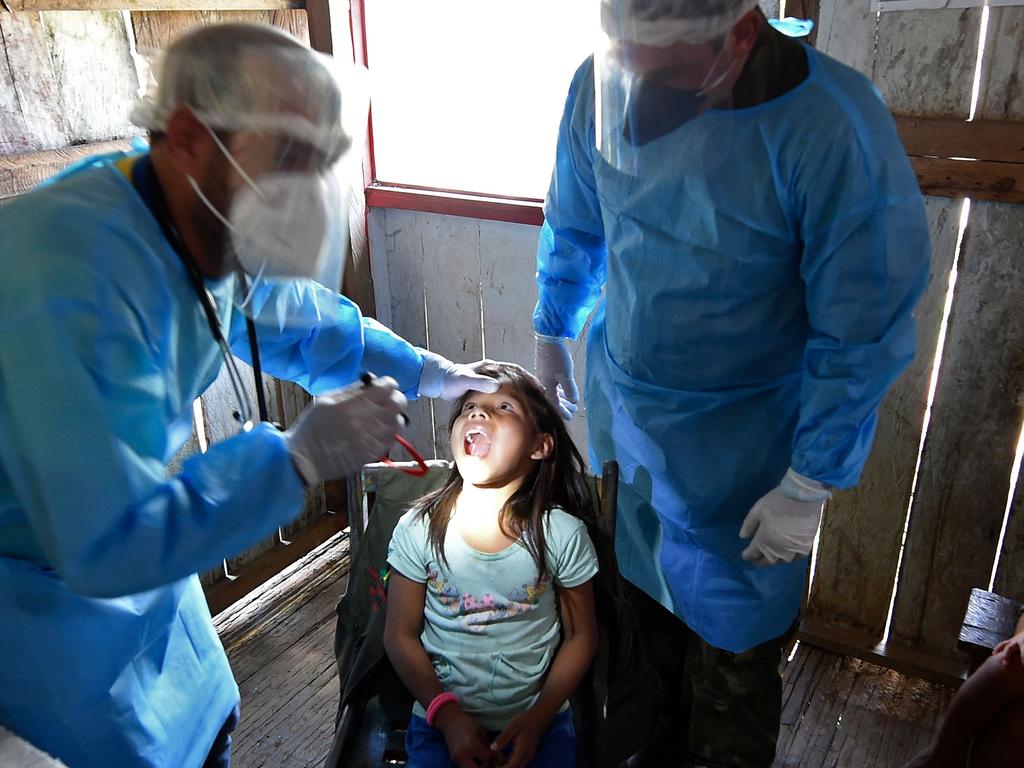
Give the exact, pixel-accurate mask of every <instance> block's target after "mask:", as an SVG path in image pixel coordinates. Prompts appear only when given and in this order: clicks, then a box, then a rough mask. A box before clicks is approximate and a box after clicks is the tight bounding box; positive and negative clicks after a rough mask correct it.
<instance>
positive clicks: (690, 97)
mask: <svg viewBox="0 0 1024 768" xmlns="http://www.w3.org/2000/svg"><path fill="white" fill-rule="evenodd" d="M724 53H725V47H724V46H723V47H722V49H721V50H720V51H719V52H718V55H717V56H716V57H715V60H714V62H713V63H712V64H711V69H709V70H708V74H707V76H706V77H705V78H704V81H703V82H702V83H701V85H700V87H698V88H694V89H689V90H684V89H680V88H675V87H673V86H671V85H668V84H666V83H665V82H663V81H662V80H661V79H659V78H658V77H657V75H653V76H646V77H644V76H641V77H638V78H637V79H636V80H635V81H634V86H633V91H632V92H631V93H630V94H629V98H628V99H627V101H626V114H625V123H624V125H623V132H622V135H623V138H624V139H625V140H626V141H627V142H629V143H630V144H632V145H633V146H635V147H642V146H643V145H645V144H648V143H649V142H652V141H654V140H655V139H660V138H661V137H662V136H666V135H668V134H669V133H671V132H672V131H674V130H676V129H677V128H681V127H682V126H683V125H685V124H686V123H688V122H690V121H691V120H693V119H694V118H696V117H697V116H698V115H700V114H701V113H702V112H704V110H705V109H707V107H708V94H709V93H710V92H711V91H713V90H714V89H715V88H717V87H718V86H719V85H720V84H721V83H722V81H723V80H725V79H726V78H727V77H728V76H729V74H730V72H731V71H732V65H729V66H727V67H726V68H725V69H724V70H722V72H721V73H720V74H716V71H717V70H718V69H719V63H720V62H721V60H722V54H724Z"/></svg>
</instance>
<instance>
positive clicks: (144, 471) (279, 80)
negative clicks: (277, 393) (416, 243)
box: [0, 25, 496, 768]
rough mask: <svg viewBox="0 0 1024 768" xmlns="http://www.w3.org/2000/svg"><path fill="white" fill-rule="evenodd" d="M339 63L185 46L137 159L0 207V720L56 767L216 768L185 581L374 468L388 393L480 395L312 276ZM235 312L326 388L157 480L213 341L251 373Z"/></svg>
mask: <svg viewBox="0 0 1024 768" xmlns="http://www.w3.org/2000/svg"><path fill="white" fill-rule="evenodd" d="M336 70H337V66H336V64H335V63H333V62H332V61H330V60H329V59H327V58H325V57H320V56H319V55H317V54H314V53H313V52H311V51H310V50H308V49H307V48H305V47H304V46H302V45H301V44H300V43H298V42H297V41H295V40H294V39H293V38H291V37H289V36H288V35H286V34H284V33H282V32H279V31H276V30H274V29H272V28H270V27H259V26H249V25H225V26H219V27H209V28H206V29H203V30H200V31H197V32H194V33H191V34H190V35H188V36H186V37H184V38H182V39H181V40H180V41H178V42H177V43H175V44H174V45H173V46H171V48H170V49H169V50H168V52H167V53H166V57H165V61H164V64H163V68H162V73H161V77H160V81H159V87H158V89H157V91H156V93H155V96H154V97H153V99H152V100H150V101H148V102H145V103H143V104H142V105H140V107H139V108H138V109H137V110H136V112H135V117H134V119H135V121H136V122H137V123H138V124H139V125H141V126H142V127H144V128H147V129H149V130H150V131H151V133H152V136H153V147H152V151H151V152H148V153H139V154H130V153H128V154H123V155H111V156H104V157H97V158H93V159H91V160H90V161H89V162H87V163H84V164H83V165H82V166H80V167H77V168H75V169H72V170H70V171H69V172H68V173H66V174H64V175H63V176H62V177H60V178H59V179H57V180H55V181H53V182H52V183H49V184H48V185H46V186H43V187H41V188H39V189H38V190H35V191H33V192H31V193H29V194H26V195H24V196H22V197H20V198H18V199H17V200H14V201H13V202H10V203H8V204H6V205H5V206H3V207H2V208H0V233H2V240H0V265H2V266H0V269H2V275H3V279H2V280H0V723H2V724H3V725H4V726H7V727H8V728H10V729H12V730H13V731H15V732H16V733H18V734H19V735H21V736H22V737H23V738H25V739H27V740H29V741H30V742H32V743H34V744H35V745H37V746H38V747H40V748H42V749H44V750H46V751H47V752H50V753H51V754H53V755H55V756H56V757H58V758H60V759H61V760H63V761H64V762H65V763H66V764H67V765H69V766H71V768H80V767H83V766H95V767H96V768H133V767H135V766H147V767H152V768H155V767H157V766H160V767H161V768H192V767H196V768H197V767H198V766H203V765H208V766H226V765H227V764H228V760H229V744H230V736H229V734H230V732H231V729H232V728H233V727H234V724H235V722H236V721H237V712H238V698H239V697H238V689H237V687H236V685H235V682H234V680H233V678H232V674H231V670H230V668H229V667H228V661H227V658H226V656H225V655H224V650H223V648H222V646H221V644H220V641H219V640H218V638H217V635H216V634H215V632H214V629H213V625H212V623H211V620H210V613H209V610H208V609H207V606H206V602H205V599H204V597H203V591H202V589H201V587H200V584H199V580H198V578H197V576H196V575H195V574H196V573H197V572H199V571H203V570H206V569H209V568H211V567H213V566H215V565H216V564H217V563H218V562H220V559H221V558H222V557H226V556H230V555H232V554H235V553H237V552H239V551H241V550H244V549H245V548H247V547H249V546H251V545H253V544H255V543H256V542H257V541H259V540H261V539H263V538H265V537H266V536H268V535H270V534H271V533H272V532H274V531H275V530H276V528H277V527H278V526H281V525H285V524H286V523H288V522H289V521H290V520H291V519H292V518H293V517H294V516H295V515H296V514H297V513H298V512H299V511H300V510H301V508H302V505H303V498H304V490H305V488H306V487H307V486H308V485H313V484H317V483H320V482H322V481H324V480H327V479H334V478H341V477H344V476H345V475H347V474H350V473H351V472H353V471H355V470H356V469H357V468H358V467H359V466H360V465H361V464H363V463H364V462H366V461H372V460H374V459H375V458H376V457H379V456H381V455H382V454H384V453H385V452H386V451H387V449H388V446H389V444H390V443H391V442H392V440H393V438H394V435H395V434H396V433H397V432H398V431H399V430H400V428H401V419H400V417H401V415H402V413H401V412H402V410H403V408H404V407H405V404H406V397H416V396H418V395H427V396H438V395H443V396H447V397H456V396H458V395H459V394H461V393H463V392H465V391H466V390H467V389H470V388H483V389H487V388H490V389H492V390H493V389H494V388H496V385H495V384H494V383H493V382H489V381H488V380H486V379H482V377H477V376H475V375H474V374H472V373H471V372H470V371H469V369H468V367H467V366H457V365H454V364H452V363H451V362H449V361H447V360H445V359H444V358H440V357H438V356H436V355H432V354H430V353H428V352H425V351H424V350H418V349H416V348H414V347H412V346H410V345H409V344H408V343H407V342H405V341H403V340H402V339H400V338H398V337H397V336H395V335H394V334H393V333H391V332H390V331H389V330H388V329H387V328H384V327H383V326H381V325H379V324H378V323H376V322H374V321H373V320H370V319H366V318H363V317H361V315H360V312H359V308H358V307H357V306H355V305H354V304H353V303H352V302H351V301H349V300H348V299H346V298H344V297H342V296H340V295H338V294H337V293H336V292H335V291H334V290H330V289H329V288H327V287H324V286H325V285H327V286H330V288H336V287H337V286H338V285H340V263H341V258H340V257H341V255H342V254H343V253H344V244H345V242H346V241H347V237H346V236H345V234H346V230H345V228H344V217H345V216H346V215H347V214H346V209H345V205H344V195H343V194H342V190H343V184H342V183H341V178H342V177H341V175H340V172H339V170H338V169H339V168H340V167H341V165H340V163H341V159H342V158H343V157H345V156H346V155H347V153H348V151H349V149H350V147H351V146H352V144H353V141H352V136H351V134H350V133H349V132H348V131H347V130H346V126H347V125H348V122H347V120H346V119H345V114H346V111H351V110H349V109H348V108H349V104H348V102H347V101H346V100H347V99H349V98H350V93H349V91H347V90H346V88H345V86H344V83H343V79H342V77H341V75H340V74H339V72H338V71H336ZM357 113H358V110H356V111H355V114H356V115H357ZM356 119H358V117H357V118H356ZM363 119H364V120H365V111H364V112H363ZM318 281H319V282H318ZM247 321H251V325H252V326H253V327H254V329H255V336H256V339H257V341H258V345H257V349H258V350H259V352H261V353H262V354H261V357H262V365H263V369H264V370H266V371H267V372H269V373H271V374H273V375H276V376H279V377H283V378H287V379H290V380H292V381H296V382H299V383H300V384H302V385H303V386H304V387H305V388H306V389H308V390H309V391H310V392H312V393H313V394H316V395H321V397H320V398H318V400H317V401H316V402H315V404H313V405H311V406H310V407H309V408H308V409H307V410H306V412H305V413H304V414H303V415H302V416H301V417H300V418H299V419H298V420H297V422H296V424H295V425H293V426H292V427H291V428H290V429H289V430H288V431H286V432H280V431H278V430H277V429H276V428H274V427H273V426H271V425H269V424H260V425H258V426H255V427H253V426H252V424H251V423H247V424H246V425H245V426H243V427H242V429H241V431H240V433H239V434H237V435H236V436H234V437H232V438H230V439H227V440H224V441H223V442H220V443H218V444H216V445H212V446H210V448H209V450H208V451H206V452H205V453H204V454H201V455H196V456H193V457H191V458H189V459H188V460H186V461H185V462H184V464H183V466H182V468H181V471H180V473H179V474H178V475H176V476H174V477H170V478H168V477H167V473H166V470H165V465H166V464H167V462H168V460H169V459H170V458H172V457H173V456H174V455H175V453H176V452H177V451H178V449H179V448H180V447H181V446H182V445H183V444H184V442H185V441H186V439H187V438H188V436H189V434H190V432H191V417H192V403H193V401H194V400H195V398H196V397H197V396H199V395H200V394H201V393H202V392H203V391H204V390H205V389H206V388H207V387H208V386H209V385H210V384H211V383H212V382H213V381H214V379H215V378H216V377H217V375H218V372H219V371H220V370H221V367H222V365H224V361H225V360H226V359H228V360H229V359H230V355H229V354H228V350H229V349H230V352H232V353H234V354H236V355H238V356H239V357H241V358H243V359H245V360H247V361H251V360H252V359H253V354H252V353H251V349H252V347H251V346H250V342H249V338H248V334H247V325H248V324H250V323H249V322H247ZM229 367H230V368H231V369H232V373H233V377H232V378H233V380H235V382H236V383H238V381H237V379H238V377H237V371H234V369H233V366H229ZM365 373H374V374H379V375H380V376H381V377H382V378H379V379H376V380H370V381H368V383H367V384H366V385H361V384H357V385H355V386H350V387H348V388H344V389H342V388H343V387H347V385H350V384H352V383H353V382H356V381H358V380H359V379H360V377H361V376H362V375H363V374H365ZM384 377H392V378H384ZM245 399H246V398H245V397H240V404H239V409H240V412H241V413H242V415H243V420H244V419H245V416H246V415H248V413H247V412H248V411H249V408H248V407H247V406H246V404H245V402H244V401H245Z"/></svg>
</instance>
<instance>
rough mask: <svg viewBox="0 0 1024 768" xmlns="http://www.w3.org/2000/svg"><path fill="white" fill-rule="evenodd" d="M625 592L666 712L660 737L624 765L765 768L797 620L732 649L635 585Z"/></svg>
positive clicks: (771, 750)
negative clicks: (707, 638) (711, 641)
mask: <svg viewBox="0 0 1024 768" xmlns="http://www.w3.org/2000/svg"><path fill="white" fill-rule="evenodd" d="M630 597H631V599H632V601H633V604H634V606H635V608H636V612H637V617H638V620H639V624H640V627H641V630H642V634H643V637H644V641H645V644H646V646H647V651H648V654H649V656H650V660H651V662H652V664H653V665H654V668H655V669H657V670H658V671H659V676H660V678H661V686H662V698H663V702H662V706H663V710H662V711H663V717H662V722H661V735H660V736H659V737H658V740H657V741H656V742H655V743H654V744H653V745H651V747H649V748H648V749H646V750H644V752H642V753H641V754H640V755H637V756H636V757H634V758H633V759H632V760H630V761H629V763H628V764H627V765H629V766H630V768H633V767H634V766H636V767H637V768H640V767H642V768H647V766H658V767H659V768H670V767H671V766H679V767H680V768H684V767H685V768H770V766H771V765H772V761H773V760H774V759H775V745H776V741H777V740H778V736H779V719H780V717H781V714H782V676H781V674H780V673H779V669H780V666H781V663H782V655H783V653H784V652H785V650H786V649H787V648H788V646H789V643H790V641H791V639H792V637H793V635H794V633H795V629H796V626H795V624H794V627H793V629H791V630H790V631H789V632H787V633H786V635H784V636H782V637H779V638H776V639H774V640H769V641H768V642H766V643H762V644H761V645H758V646H756V647H754V648H751V649H750V650H749V651H744V652H743V653H730V652H728V651H723V650H721V649H719V648H714V647H712V646H710V645H708V644H707V643H706V642H704V641H703V640H702V639H701V638H700V636H698V635H697V634H696V633H695V632H693V630H691V629H690V628H689V627H687V626H686V625H685V624H684V623H683V622H682V621H680V620H679V619H678V618H677V617H676V616H674V615H673V614H671V613H669V612H668V611H666V610H665V609H664V608H662V607H661V605H659V604H658V603H657V602H655V601H654V600H652V599H651V598H650V597H648V596H647V595H646V594H644V593H642V592H641V591H640V590H639V589H636V588H635V587H632V585H630ZM683 649H685V652H683Z"/></svg>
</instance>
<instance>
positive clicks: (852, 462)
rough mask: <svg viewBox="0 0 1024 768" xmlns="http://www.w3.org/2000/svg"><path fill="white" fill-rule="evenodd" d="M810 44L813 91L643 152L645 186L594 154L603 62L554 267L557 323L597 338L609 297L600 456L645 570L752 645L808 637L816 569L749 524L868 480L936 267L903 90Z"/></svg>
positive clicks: (650, 584) (678, 603) (560, 180)
mask: <svg viewBox="0 0 1024 768" xmlns="http://www.w3.org/2000/svg"><path fill="white" fill-rule="evenodd" d="M805 50H806V51H807V56H808V65H809V76H808V78H807V79H806V80H805V81H804V82H803V83H801V84H800V85H799V86H798V87H796V88H795V89H794V90H792V91H790V92H788V93H786V94H784V95H783V96H781V97H778V98H775V99H773V100H771V101H768V102H766V103H764V104H761V105H759V106H756V107H752V108H749V109H739V110H732V111H727V110H712V111H709V112H707V113H705V114H703V115H702V116H700V117H699V118H697V119H696V120H694V121H692V122H690V123H688V124H685V125H683V126H682V127H680V128H678V129H676V130H675V131H673V132H672V133H670V134H668V135H667V136H665V137H663V138H661V139H658V140H655V141H653V142H651V143H650V144H648V145H646V146H644V147H643V148H641V150H640V151H639V154H638V158H637V161H638V164H639V172H638V173H636V174H635V175H627V174H625V173H622V172H619V171H618V170H616V169H615V168H613V167H611V166H610V165H609V164H608V163H606V162H605V161H604V159H603V158H602V157H601V156H600V154H599V153H597V152H596V151H595V149H594V147H595V141H594V85H593V66H592V63H591V62H589V61H588V62H586V63H584V65H583V66H582V67H581V68H580V70H579V71H578V72H577V73H576V76H575V78H574V80H573V83H572V86H571V89H570V93H569V97H568V102H567V105H566V109H565V114H564V117H563V120H562V124H561V129H560V131H559V136H558V150H557V157H556V164H555V170H554V174H553V178H552V182H551V188H550V192H549V194H548V199H547V204H546V208H545V217H546V221H545V224H544V227H543V229H542V232H541V239H540V245H539V249H538V257H537V262H538V273H537V283H538V302H537V308H536V310H535V313H534V324H535V327H536V330H537V331H538V332H539V333H543V334H548V335H553V336H565V337H570V338H574V337H576V336H577V335H578V334H579V333H580V331H581V329H582V328H583V326H584V324H585V322H586V321H587V319H588V318H589V317H590V315H591V313H592V311H593V310H594V309H595V307H598V310H597V312H596V313H595V317H594V321H593V326H592V329H591V331H590V337H589V342H588V348H587V375H586V390H585V391H586V403H587V419H588V426H589V430H590V439H591V457H592V460H594V461H596V462H600V461H605V460H607V459H615V460H617V461H618V462H619V465H620V469H621V473H622V475H621V476H622V480H623V483H622V485H621V486H620V497H619V515H618V527H617V541H616V548H617V553H618V556H619V562H620V566H621V568H622V571H623V573H624V575H625V576H626V577H627V578H628V579H629V580H630V581H632V582H633V583H635V584H637V585H638V586H640V587H641V588H642V589H644V590H645V591H646V592H647V593H648V594H650V595H651V596H653V597H654V598H656V599H657V600H659V601H660V602H661V603H662V604H663V605H664V606H666V607H667V608H668V609H670V610H672V611H674V612H675V613H676V615H678V616H679V617H680V618H682V619H683V620H684V621H685V622H686V623H687V624H688V625H689V626H691V627H692V628H693V629H694V630H695V631H697V632H698V633H699V634H700V635H701V636H702V637H703V638H704V639H705V640H706V641H707V642H709V643H711V644H712V645H714V646H716V647H719V648H723V649H726V650H729V651H734V652H735V651H743V650H746V649H749V648H751V647H752V646H754V645H756V644H758V643H760V642H764V641H766V640H769V639H771V638H773V637H778V636H779V635H781V634H783V633H784V632H785V631H786V629H787V628H788V627H789V626H790V625H791V624H792V622H793V621H794V619H795V617H796V614H797V611H798V608H799V605H800V599H801V595H802V590H803V587H804V576H805V572H806V568H807V565H806V560H798V561H797V562H794V563H791V564H787V565H776V566H772V567H770V568H755V567H753V566H750V565H749V564H747V563H745V562H744V561H743V560H742V558H741V557H740V553H741V552H742V550H743V548H744V547H745V546H746V544H747V542H745V541H744V540H742V539H740V538H739V535H738V534H739V528H740V525H741V523H742V521H743V519H744V517H745V516H746V514H747V512H748V511H749V510H750V508H751V506H752V505H753V504H754V503H755V502H756V501H757V499H758V498H759V497H760V496H762V495H763V494H764V493H766V492H767V491H769V490H770V489H771V488H772V487H774V486H775V485H776V484H777V483H778V482H779V481H780V480H781V478H782V476H783V475H784V474H785V472H786V469H787V468H788V467H789V466H792V467H793V468H795V469H796V471H797V472H800V473H801V474H803V475H805V476H807V477H810V478H813V479H815V480H818V481H820V482H822V483H825V484H827V485H829V486H834V487H838V488H848V487H850V486H853V485H854V484H855V483H856V482H857V480H858V477H859V475H860V472H861V469H862V467H863V464H864V461H865V460H866V458H867V455H868V452H869V450H870V448H871V441H872V437H873V434H874V430H875V412H876V409H877V407H878V404H879V402H880V400H881V398H882V397H883V395H884V393H885V392H886V390H887V389H888V387H889V386H890V385H891V384H892V383H893V381H894V380H895V379H896V377H897V376H898V375H899V374H900V372H901V371H902V370H903V369H904V367H905V366H906V365H907V364H908V363H909V362H910V360H911V359H912V357H913V354H914V320H913V310H914V307H915V304H916V302H917V300H918V299H919V297H920V295H921V293H922V292H923V290H924V287H925V285H926V283H927V278H928V270H929V257H930V249H929V242H928V231H927V223H926V218H925V214H924V206H923V202H922V198H921V194H920V191H919V189H918V186H917V182H916V179H915V177H914V174H913V172H912V170H911V168H910V164H909V162H908V160H907V157H906V153H905V152H904V150H903V147H902V145H901V144H900V141H899V138H898V136H897V133H896V130H895V127H894V124H893V120H892V118H891V116H890V115H889V113H888V111H887V110H886V107H885V105H884V103H883V102H882V99H881V97H880V96H879V94H878V93H877V91H876V90H875V88H874V87H873V86H872V85H871V83H870V82H868V81H867V80H866V79H865V78H863V77H862V76H861V75H859V74H858V73H856V72H854V71H853V70H851V69H849V68H847V67H845V66H843V65H841V64H839V63H838V62H835V61H833V60H831V59H829V58H828V57H826V56H823V55H821V54H819V53H817V52H815V51H814V50H813V49H811V48H805ZM602 291H603V292H604V297H603V301H601V299H602ZM922 405H923V404H922Z"/></svg>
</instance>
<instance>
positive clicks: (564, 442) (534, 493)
mask: <svg viewBox="0 0 1024 768" xmlns="http://www.w3.org/2000/svg"><path fill="white" fill-rule="evenodd" d="M474 370H475V371H476V372H477V373H480V374H483V375H484V376H490V377H491V378H494V379H497V380H498V381H500V382H501V383H502V384H507V385H510V386H511V387H512V388H513V389H514V390H515V391H516V394H517V395H518V396H519V397H520V399H522V401H523V403H524V405H525V406H526V410H527V412H528V413H529V415H530V416H531V418H532V421H533V427H534V429H535V430H536V432H537V434H544V433H547V434H549V435H551V436H552V438H553V439H554V445H553V447H552V450H551V455H550V456H549V457H548V458H546V459H543V460H541V461H538V462H537V466H536V468H535V469H534V471H533V472H532V473H531V475H530V476H529V477H527V478H526V479H525V480H524V481H523V484H522V485H521V486H520V487H519V490H517V491H516V492H515V493H514V494H513V495H512V496H511V498H509V500H508V501H507V502H506V503H505V507H504V509H502V511H501V517H500V518H499V525H500V526H501V532H502V533H504V534H505V535H506V536H508V537H509V538H511V539H515V540H522V542H523V544H524V545H525V546H526V549H527V551H528V552H529V553H530V555H531V556H532V557H533V560H534V562H535V563H536V564H537V574H538V575H537V583H540V581H542V580H544V579H546V578H548V577H549V576H550V575H551V569H550V568H548V563H547V558H546V557H545V556H544V552H545V540H544V518H545V515H546V514H547V513H548V511H550V510H551V509H552V508H554V507H559V508H561V509H563V510H565V511H566V512H568V513H569V514H570V515H573V516H575V517H578V518H580V519H582V520H584V521H586V522H588V523H589V522H592V521H593V519H594V499H593V496H592V494H591V493H590V489H589V487H588V486H587V481H586V467H585V465H584V463H583V457H582V456H580V452H579V451H578V450H577V449H576V446H575V445H574V444H573V442H572V438H571V437H569V431H568V430H567V429H566V427H565V422H564V421H563V420H562V417H561V416H560V415H559V413H558V411H557V410H556V409H555V407H554V406H553V405H552V404H551V403H550V402H549V401H548V399H547V397H546V396H545V394H544V387H543V386H542V385H541V383H540V381H539V380H538V379H537V377H536V376H534V375H533V374H532V373H530V372H528V371H527V370H526V369H525V368H523V367H521V366H519V365H516V364H515V363H497V362H492V361H487V362H484V363H480V364H479V365H477V366H476V368H475V369H474ZM473 394H475V393H473V392H468V393H466V394H465V395H463V396H462V397H460V398H459V399H458V401H456V403H455V405H454V407H453V408H452V415H451V418H450V419H449V420H448V434H449V436H450V435H451V433H452V429H453V428H454V426H455V420H456V419H457V418H458V417H459V415H460V414H461V413H462V409H463V406H464V405H465V403H466V401H467V400H468V399H469V398H470V397H471V396H472V395H473ZM461 491H462V475H460V474H459V468H458V466H457V465H456V464H454V463H453V464H452V468H451V471H450V472H449V473H448V477H447V479H446V480H445V483H444V485H443V486H442V487H441V488H440V489H439V490H437V491H434V492H433V493H431V494H428V495H427V496H424V497H423V498H422V499H420V500H419V501H417V502H416V505H415V507H414V509H416V510H417V511H418V512H419V513H420V514H421V515H423V516H424V517H425V518H426V519H427V521H428V522H429V526H428V527H429V538H430V546H431V548H432V549H433V550H434V553H435V555H436V556H437V558H438V559H439V560H441V561H442V562H446V561H447V558H446V557H445V554H444V540H445V536H446V535H447V533H448V523H449V522H450V521H451V518H452V513H453V512H454V511H455V501H456V499H457V498H458V496H459V493H460V492H461Z"/></svg>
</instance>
